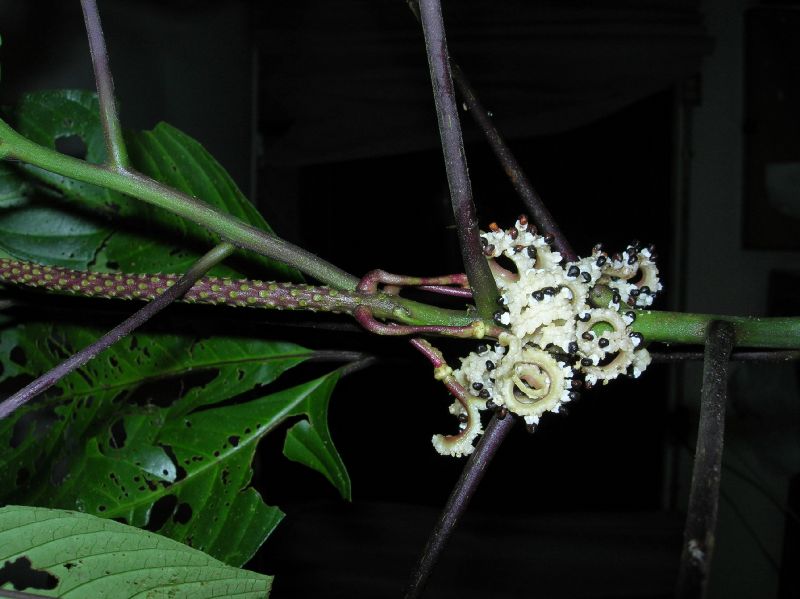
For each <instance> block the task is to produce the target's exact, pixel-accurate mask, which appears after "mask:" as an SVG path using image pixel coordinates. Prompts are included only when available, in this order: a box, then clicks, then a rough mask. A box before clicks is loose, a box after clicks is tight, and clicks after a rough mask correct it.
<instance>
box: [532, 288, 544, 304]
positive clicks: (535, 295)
mask: <svg viewBox="0 0 800 599" xmlns="http://www.w3.org/2000/svg"><path fill="white" fill-rule="evenodd" d="M531 295H532V296H533V299H535V300H536V301H537V302H540V301H542V300H543V299H544V292H543V291H542V290H541V289H538V290H536V291H534V292H533V293H531Z"/></svg>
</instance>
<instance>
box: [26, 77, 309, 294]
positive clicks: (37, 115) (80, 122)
mask: <svg viewBox="0 0 800 599" xmlns="http://www.w3.org/2000/svg"><path fill="white" fill-rule="evenodd" d="M98 111H99V108H98V103H97V97H96V95H95V94H94V93H91V92H87V91H80V90H58V91H46V92H35V93H32V94H27V95H25V96H23V98H22V100H21V101H20V103H19V104H18V105H17V107H16V109H15V111H14V116H15V121H16V125H17V128H18V129H19V132H20V133H21V134H22V135H25V136H26V137H29V138H30V139H32V140H33V141H35V142H37V143H39V144H41V145H43V146H46V147H50V148H55V147H56V142H57V140H59V139H70V138H73V137H77V138H79V139H80V140H82V141H83V142H84V144H85V148H86V154H85V159H86V160H87V161H88V162H92V163H96V164H100V163H102V162H103V161H104V160H105V157H106V152H105V146H104V141H103V132H102V127H101V125H100V120H99V116H98V114H99V112H98ZM125 137H126V143H127V146H128V153H129V155H130V158H131V161H132V163H133V166H134V168H135V169H136V170H138V171H140V172H142V173H144V174H146V175H149V176H151V177H152V178H154V179H156V180H157V181H160V182H162V183H165V184H167V185H169V186H171V187H173V188H175V189H178V190H179V191H182V192H184V193H186V194H188V195H190V196H194V197H198V198H200V199H202V200H204V201H206V202H208V203H209V204H211V205H213V206H215V207H217V208H218V209H220V210H221V211H223V212H227V213H229V214H232V215H234V216H236V217H238V218H240V219H242V220H243V221H244V222H246V223H247V224H250V225H252V226H255V227H257V228H259V229H262V230H264V231H267V232H271V229H270V228H269V225H268V224H267V223H266V221H264V219H263V217H262V216H261V214H260V213H259V212H258V210H256V208H255V207H254V206H253V205H252V204H251V203H250V202H249V201H248V200H247V198H245V197H244V195H243V194H242V193H241V191H240V190H239V189H238V187H237V186H236V184H235V183H234V182H233V180H232V179H231V177H230V176H229V175H228V173H227V172H226V171H225V169H223V168H222V166H221V165H220V164H219V163H218V162H217V161H216V160H214V158H213V157H212V156H211V155H210V154H209V153H208V152H207V151H206V150H205V148H203V146H202V145H201V144H200V143H198V142H197V141H195V140H194V139H192V138H191V137H189V136H188V135H186V134H184V133H182V132H180V131H179V130H177V129H175V128H174V127H172V126H170V125H167V124H166V123H160V124H158V125H157V126H156V127H155V128H154V129H152V130H151V131H140V132H136V131H131V132H126V135H125ZM22 168H23V169H25V171H26V172H28V173H29V174H30V175H31V176H33V177H35V178H37V179H38V180H40V181H43V182H44V183H46V184H47V185H48V186H49V187H51V188H53V189H56V190H58V191H59V192H60V193H62V194H63V195H64V197H65V198H67V199H69V200H71V203H72V205H73V208H74V207H78V208H81V209H89V210H90V211H91V214H94V215H98V216H102V217H104V218H106V219H113V223H111V225H109V226H113V228H114V233H113V234H112V235H111V236H110V237H108V239H107V240H105V242H104V244H103V245H102V252H101V253H100V255H98V257H97V264H98V266H99V267H100V268H111V269H121V270H126V271H129V272H182V271H185V270H186V269H187V268H188V267H189V266H191V264H192V263H193V262H194V261H195V260H196V259H197V258H198V257H199V256H200V255H202V254H203V253H204V252H205V251H207V250H208V249H209V248H210V247H211V246H212V245H216V244H217V243H219V241H220V240H219V236H217V235H216V234H214V233H211V232H209V231H207V230H206V229H204V228H202V227H199V226H197V225H194V224H192V223H189V222H187V221H184V220H183V219H181V218H179V217H177V216H175V215H173V214H172V213H170V212H169V211H167V210H164V209H161V208H157V207H155V206H151V205H149V204H147V203H145V202H141V201H139V200H136V199H134V198H130V197H128V196H125V195H123V194H119V193H116V192H113V191H109V190H106V189H102V188H100V187H96V186H92V185H87V184H84V183H81V182H79V181H76V180H73V179H69V178H67V177H62V176H59V175H54V174H53V173H48V172H46V171H43V170H41V169H38V168H36V167H32V166H23V167H22ZM62 209H63V210H65V211H67V212H69V207H65V208H62ZM39 227H44V228H46V227H47V222H46V221H42V222H37V228H36V229H35V230H32V231H29V233H31V234H36V233H39V234H41V233H42V231H41V230H40V229H39ZM100 249H101V245H100V244H98V245H97V247H96V248H95V250H100ZM243 255H244V256H245V257H246V260H245V259H242V260H240V262H241V264H240V265H239V266H237V267H236V268H231V267H229V266H219V267H217V268H216V269H215V271H214V272H213V274H217V275H220V276H242V275H243V274H245V273H244V270H247V271H248V272H247V274H248V276H253V277H256V278H270V279H278V280H289V281H297V280H300V279H301V277H300V274H299V273H298V272H297V271H296V270H295V269H293V268H289V267H287V266H285V265H283V264H281V263H278V262H276V261H274V260H270V259H268V258H265V257H263V256H257V255H256V254H253V253H243ZM26 257H27V256H26ZM41 258H42V259H41V260H39V261H42V262H45V259H46V256H42V257H41ZM45 263H46V262H45ZM248 265H249V266H248ZM245 267H247V268H245ZM254 267H255V268H254Z"/></svg>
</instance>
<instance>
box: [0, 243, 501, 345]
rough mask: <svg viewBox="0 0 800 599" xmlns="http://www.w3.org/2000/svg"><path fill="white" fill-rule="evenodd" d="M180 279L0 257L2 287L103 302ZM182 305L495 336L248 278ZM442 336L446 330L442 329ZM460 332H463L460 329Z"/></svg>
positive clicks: (434, 317)
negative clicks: (336, 316)
mask: <svg viewBox="0 0 800 599" xmlns="http://www.w3.org/2000/svg"><path fill="white" fill-rule="evenodd" d="M177 281H178V275H174V274H158V275H152V274H141V273H136V274H126V273H101V272H86V271H79V270H72V269H69V268H63V267H60V266H44V265H41V264H36V263H33V262H24V261H20V260H9V259H6V258H0V283H5V284H11V285H22V286H26V287H32V288H36V289H43V290H47V291H55V292H61V293H70V294H77V295H82V296H84V297H101V298H106V299H128V300H135V299H138V300H148V299H154V298H155V297H157V296H159V295H160V294H161V293H162V292H163V291H164V289H166V288H168V287H171V286H172V285H174V284H175V283H176V282H177ZM183 301H187V302H191V303H204V304H225V305H228V306H237V307H252V308H271V309H275V310H283V309H286V310H311V311H321V312H334V313H337V312H343V313H346V314H353V313H354V312H355V310H356V308H358V307H359V306H365V307H367V308H369V310H370V311H371V312H372V313H373V314H374V315H375V316H377V317H379V318H385V319H392V320H395V321H397V322H401V323H404V324H408V325H418V326H422V325H428V326H442V327H460V328H462V329H463V328H465V327H470V326H472V327H478V328H476V329H475V330H476V332H477V330H478V329H481V328H484V329H485V330H486V331H487V332H488V334H493V333H494V334H496V331H494V328H495V327H494V326H493V325H489V326H486V325H485V323H484V327H481V326H480V325H478V324H475V317H474V316H473V315H471V314H469V313H467V312H463V311H457V310H448V309H445V308H439V307H437V306H429V305H427V304H421V303H419V302H414V301H411V300H408V299H405V298H401V297H398V296H396V295H389V294H386V293H377V294H375V293H360V292H350V291H338V290H336V289H331V288H330V287H314V286H311V285H303V284H292V283H274V282H270V281H255V280H250V279H223V278H220V277H202V278H201V279H199V280H198V281H197V282H196V283H195V285H194V286H193V287H192V288H191V289H189V291H187V292H186V294H185V295H184V296H183ZM440 332H447V330H446V329H442V331H440ZM461 332H462V333H463V332H464V331H461Z"/></svg>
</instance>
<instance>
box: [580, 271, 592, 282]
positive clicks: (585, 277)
mask: <svg viewBox="0 0 800 599" xmlns="http://www.w3.org/2000/svg"><path fill="white" fill-rule="evenodd" d="M581 277H583V282H584V283H591V282H592V275H590V274H589V273H588V272H586V271H584V272H582V273H581Z"/></svg>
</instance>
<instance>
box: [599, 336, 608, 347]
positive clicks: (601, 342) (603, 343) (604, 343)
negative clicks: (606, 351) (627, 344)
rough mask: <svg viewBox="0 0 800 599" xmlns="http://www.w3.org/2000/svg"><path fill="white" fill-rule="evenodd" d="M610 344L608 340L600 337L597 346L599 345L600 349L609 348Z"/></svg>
mask: <svg viewBox="0 0 800 599" xmlns="http://www.w3.org/2000/svg"><path fill="white" fill-rule="evenodd" d="M609 343H611V342H610V341H609V340H608V339H606V338H605V337H600V339H599V341H598V342H597V345H599V346H600V347H608V345H609Z"/></svg>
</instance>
